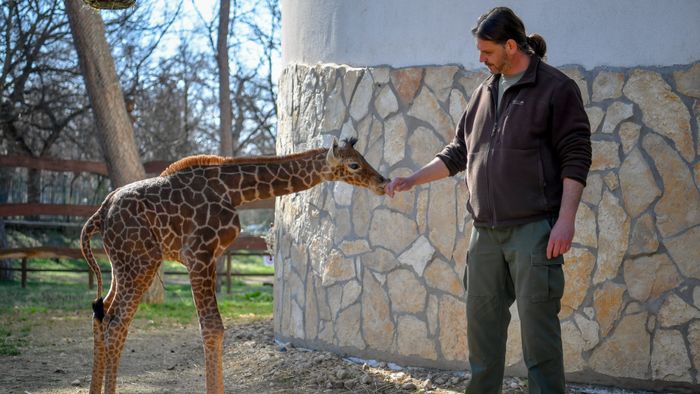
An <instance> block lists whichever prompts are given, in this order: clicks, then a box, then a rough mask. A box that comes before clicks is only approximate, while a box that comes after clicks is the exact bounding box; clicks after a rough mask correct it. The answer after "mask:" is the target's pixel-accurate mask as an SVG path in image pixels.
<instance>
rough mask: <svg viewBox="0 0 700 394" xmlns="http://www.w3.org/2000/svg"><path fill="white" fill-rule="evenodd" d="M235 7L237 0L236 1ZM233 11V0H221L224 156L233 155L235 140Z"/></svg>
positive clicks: (219, 47) (218, 43) (219, 42)
mask: <svg viewBox="0 0 700 394" xmlns="http://www.w3.org/2000/svg"><path fill="white" fill-rule="evenodd" d="M234 8H235V1H234ZM230 13H231V0H221V8H220V9H219V29H218V31H219V35H218V38H217V40H216V62H217V64H218V65H219V133H220V134H221V144H220V148H219V153H220V154H221V155H222V156H233V151H234V148H233V144H234V143H237V142H238V141H234V139H233V135H232V134H231V86H230V78H229V76H230V70H229V67H228V24H229V19H230V18H229V14H230Z"/></svg>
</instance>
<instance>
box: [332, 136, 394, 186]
mask: <svg viewBox="0 0 700 394" xmlns="http://www.w3.org/2000/svg"><path fill="white" fill-rule="evenodd" d="M356 142H357V139H355V138H350V139H349V140H343V145H342V146H341V145H338V140H337V139H335V138H333V145H332V146H331V147H330V148H328V153H327V154H326V162H327V164H328V168H329V170H330V176H329V177H328V180H331V181H343V182H347V183H349V184H351V185H354V186H360V187H365V188H367V189H370V190H372V191H373V192H374V193H375V194H377V195H380V196H381V195H383V194H384V185H386V184H387V183H389V179H387V178H384V177H383V176H382V175H381V174H379V173H378V172H377V170H375V169H374V168H373V167H372V166H371V165H369V163H367V160H365V158H364V157H362V155H361V154H360V153H359V152H358V151H356V150H355V143H356Z"/></svg>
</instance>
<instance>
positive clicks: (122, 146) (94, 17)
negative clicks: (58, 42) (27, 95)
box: [65, 0, 165, 303]
mask: <svg viewBox="0 0 700 394" xmlns="http://www.w3.org/2000/svg"><path fill="white" fill-rule="evenodd" d="M65 5H66V12H67V14H68V22H69V24H70V28H71V32H72V34H73V41H74V44H75V49H76V51H77V52H78V61H79V63H80V70H81V72H82V74H83V78H84V79H85V87H86V89H87V92H88V97H89V98H90V105H91V107H92V112H93V115H94V116H95V123H96V126H97V127H96V130H97V137H98V140H99V142H100V146H101V147H102V153H103V154H104V157H105V162H106V164H107V170H108V172H109V178H110V180H111V181H112V186H113V187H114V188H117V187H120V186H123V185H126V184H128V183H131V182H134V181H137V180H140V179H143V178H145V176H146V172H145V170H144V168H143V164H142V163H141V159H140V158H139V154H138V149H137V147H136V140H135V138H134V130H133V127H132V125H131V119H130V118H129V114H128V112H127V109H126V104H125V102H124V96H123V94H122V90H121V87H120V85H119V79H118V77H117V73H116V71H115V68H114V59H113V58H112V53H111V52H110V49H109V45H108V44H107V39H106V36H105V26H104V22H103V21H102V17H101V16H100V14H99V12H97V11H95V10H93V9H91V8H89V7H88V6H86V5H84V4H83V3H82V2H81V1H80V0H65ZM161 273H162V267H161ZM164 296H165V289H163V286H162V285H161V283H160V280H158V278H156V280H155V281H154V282H153V284H152V285H151V288H150V289H149V291H148V292H147V293H146V295H145V296H144V301H145V302H151V303H159V302H162V301H163V299H164Z"/></svg>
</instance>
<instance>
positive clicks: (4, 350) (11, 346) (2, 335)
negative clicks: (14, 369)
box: [0, 327, 20, 356]
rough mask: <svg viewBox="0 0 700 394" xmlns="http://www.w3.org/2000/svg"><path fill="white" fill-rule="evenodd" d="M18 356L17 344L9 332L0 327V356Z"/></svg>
mask: <svg viewBox="0 0 700 394" xmlns="http://www.w3.org/2000/svg"><path fill="white" fill-rule="evenodd" d="M19 354H20V352H19V347H18V343H17V341H16V340H14V339H13V338H12V333H11V332H10V330H8V329H7V328H5V327H0V356H17V355H19Z"/></svg>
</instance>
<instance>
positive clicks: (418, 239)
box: [273, 63, 700, 388]
mask: <svg viewBox="0 0 700 394" xmlns="http://www.w3.org/2000/svg"><path fill="white" fill-rule="evenodd" d="M563 71H564V72H566V73H567V74H568V75H569V76H571V77H572V78H573V79H574V80H575V81H576V82H577V83H578V85H579V87H580V89H581V92H582V95H583V98H584V101H585V105H586V110H587V112H588V114H589V118H590V121H591V128H592V131H593V137H592V139H593V155H594V157H593V166H592V168H591V173H590V176H589V178H588V186H587V187H586V189H585V192H584V196H583V201H582V202H581V206H580V209H579V212H578V217H577V235H576V238H575V240H574V247H573V249H572V250H571V251H570V252H569V253H568V254H567V263H566V264H565V273H566V279H567V287H566V292H565V295H564V298H563V301H562V311H561V321H562V330H563V341H564V349H565V360H566V368H567V371H568V372H569V373H571V374H572V375H570V376H571V377H573V378H574V379H576V380H584V381H591V380H595V381H603V382H614V383H616V384H622V385H629V384H632V385H641V386H648V387H651V386H654V385H656V386H657V387H658V384H659V383H660V384H661V385H662V386H663V385H666V386H668V385H676V384H680V385H688V387H693V388H700V386H699V385H698V383H699V379H700V373H699V371H698V370H700V246H699V245H700V191H699V185H700V160H698V156H697V152H698V150H700V139H699V138H698V123H699V122H700V63H698V64H694V65H688V66H678V67H671V68H662V69H649V68H635V69H604V68H600V69H595V70H593V71H588V70H584V69H582V68H578V67H568V68H565V69H564V70H563ZM486 76H487V75H486V74H485V73H484V72H469V71H465V70H464V69H462V68H460V67H456V66H441V67H425V68H404V69H392V68H388V67H377V68H369V69H356V68H347V67H342V66H336V65H318V66H315V67H309V66H302V65H291V66H289V67H287V68H286V69H285V70H284V72H283V74H282V76H281V79H280V84H279V132H278V140H277V149H278V152H279V153H280V154H286V153H291V152H297V151H301V150H304V149H309V148H313V147H320V146H328V145H329V143H330V141H331V140H332V138H333V137H340V138H346V137H357V138H359V142H358V144H357V148H358V150H359V151H360V152H362V153H363V154H364V155H365V157H366V158H367V160H368V161H369V162H370V163H371V164H372V165H374V166H375V167H376V168H377V169H378V170H379V171H380V172H381V173H382V174H384V175H388V176H390V177H395V176H401V175H407V174H410V173H411V172H412V170H414V169H417V168H419V167H420V166H422V165H423V164H425V163H427V162H428V161H429V160H431V159H432V158H433V157H434V154H435V153H436V152H438V151H439V150H440V149H441V148H442V147H443V146H444V145H445V144H446V143H447V142H449V141H450V140H451V139H452V136H453V133H454V126H455V122H456V121H458V119H459V116H460V114H461V111H462V109H463V108H464V106H465V103H466V100H467V98H468V97H469V94H470V93H471V91H472V90H473V89H474V88H475V87H476V86H477V85H478V84H479V83H480V82H481V81H482V80H483V79H484V78H485V77H486ZM466 194H467V192H466V188H465V185H464V181H463V177H462V174H460V176H457V177H454V178H450V179H446V180H442V181H438V182H434V183H432V184H430V185H425V186H422V187H418V188H416V189H415V190H413V191H411V192H407V193H401V194H399V195H397V197H396V198H395V199H390V198H388V197H378V196H375V195H373V194H372V193H371V192H369V191H367V190H364V189H355V188H352V187H350V186H349V185H346V184H342V183H337V184H324V185H321V186H317V187H315V188H313V189H311V190H308V191H306V192H303V193H298V194H295V195H291V196H286V197H284V198H281V199H279V201H278V204H277V207H278V208H277V212H276V219H275V227H274V228H275V233H274V237H273V238H274V241H275V257H276V259H275V272H276V285H275V309H274V316H275V332H276V335H277V337H278V338H280V339H281V340H285V341H291V342H293V343H296V344H299V345H302V346H307V347H312V348H318V349H329V350H333V351H337V352H342V353H346V354H351V355H354V356H359V357H363V358H374V359H381V360H386V361H393V362H397V363H400V364H403V365H414V366H430V367H438V368H447V369H464V368H465V367H466V366H467V365H466V359H467V354H468V349H467V344H466V325H467V321H466V313H465V294H464V289H463V284H462V279H463V275H464V271H465V264H466V256H465V254H466V248H467V243H468V239H469V235H470V233H471V230H472V223H471V220H470V218H469V217H468V214H467V212H466V209H465V201H466V197H467V196H466ZM512 312H513V321H512V323H511V326H510V328H509V342H508V356H507V363H508V366H509V371H508V372H509V373H516V374H518V373H522V371H523V368H522V367H523V364H522V361H521V359H522V353H521V350H520V330H519V321H518V317H517V311H516V310H515V306H514V307H513V311H512Z"/></svg>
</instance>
